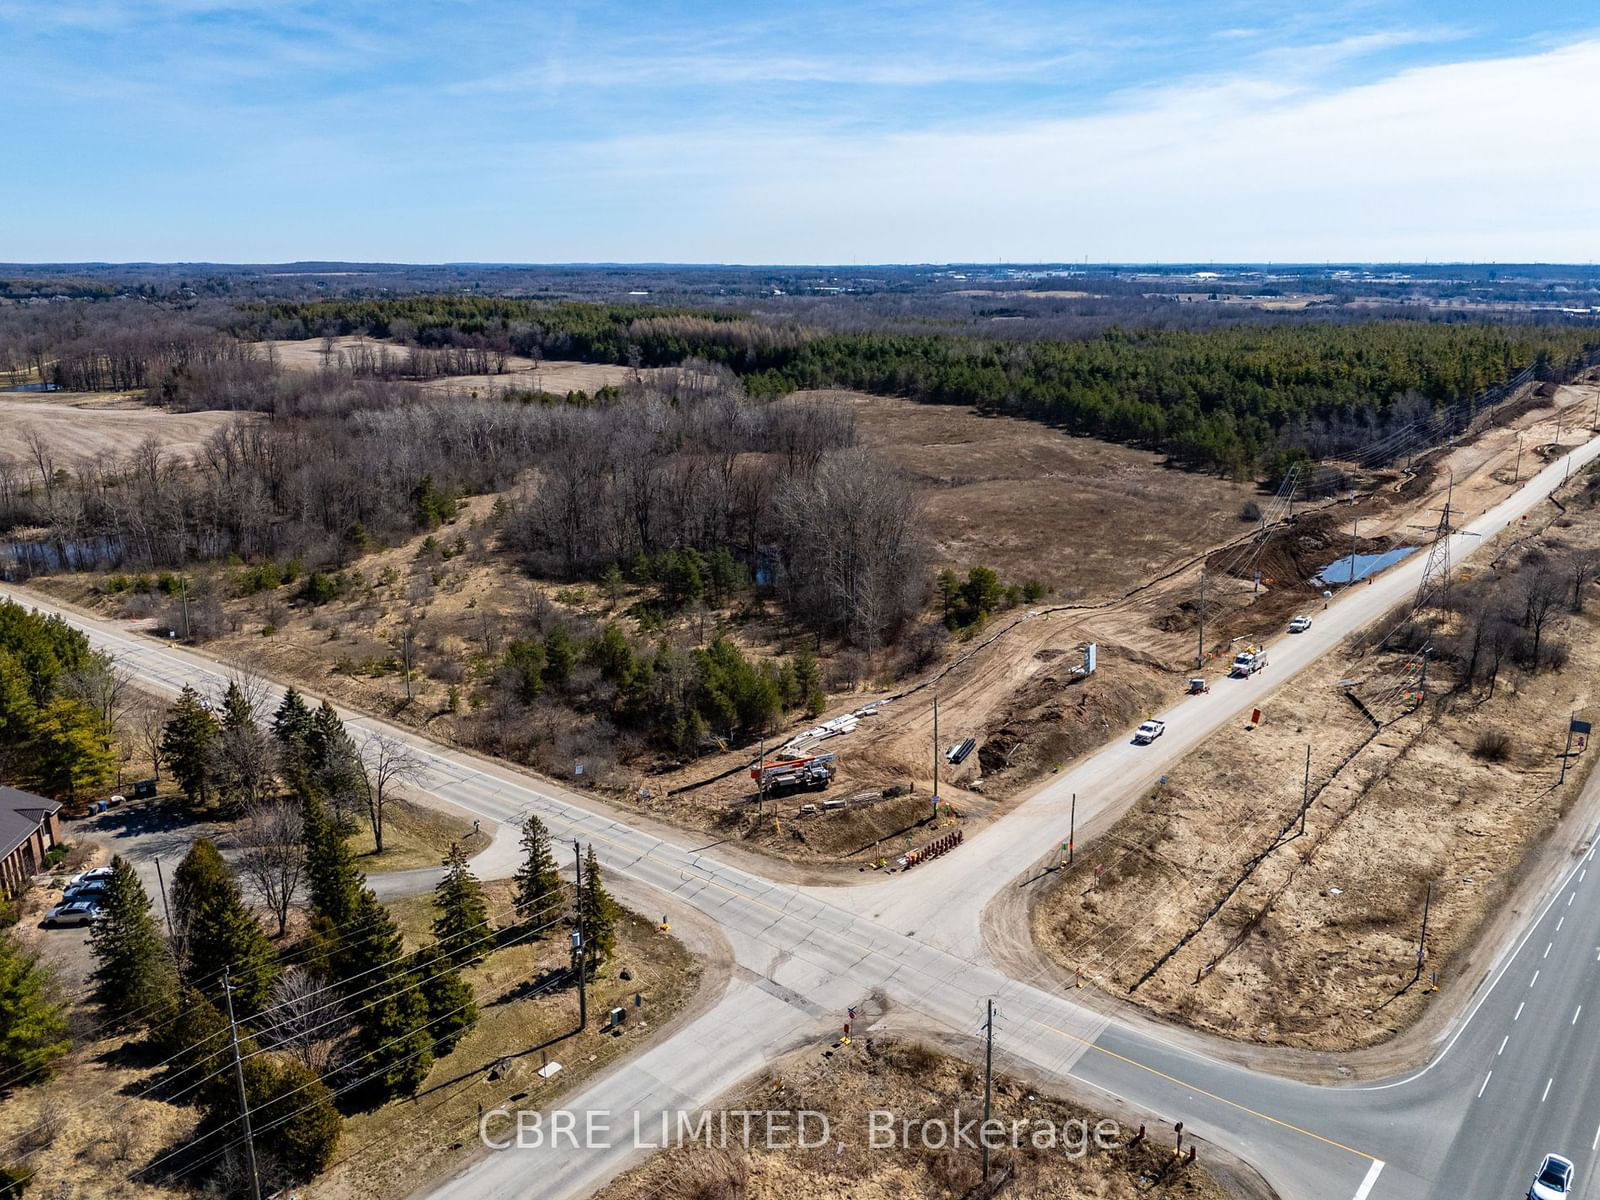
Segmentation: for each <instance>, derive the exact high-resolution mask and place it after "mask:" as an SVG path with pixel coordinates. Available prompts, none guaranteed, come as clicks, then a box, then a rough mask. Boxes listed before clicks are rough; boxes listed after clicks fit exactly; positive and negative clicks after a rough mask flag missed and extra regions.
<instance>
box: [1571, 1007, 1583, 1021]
mask: <svg viewBox="0 0 1600 1200" xmlns="http://www.w3.org/2000/svg"><path fill="white" fill-rule="evenodd" d="M1582 1011H1583V1005H1581V1004H1580V1005H1578V1007H1577V1008H1576V1009H1575V1010H1574V1011H1573V1014H1572V1023H1573V1024H1574V1025H1576V1024H1577V1023H1578V1014H1579V1013H1581V1012H1582Z"/></svg>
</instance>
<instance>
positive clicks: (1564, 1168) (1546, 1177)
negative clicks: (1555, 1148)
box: [1528, 1154, 1572, 1200]
mask: <svg viewBox="0 0 1600 1200" xmlns="http://www.w3.org/2000/svg"><path fill="white" fill-rule="evenodd" d="M1571 1192H1572V1163H1571V1161H1570V1160H1568V1159H1565V1158H1562V1157H1561V1155H1559V1154H1546V1155H1545V1156H1544V1162H1543V1163H1541V1164H1540V1165H1539V1173H1538V1174H1537V1175H1535V1176H1534V1177H1533V1186H1532V1187H1530V1188H1529V1189H1528V1200H1561V1198H1562V1197H1563V1196H1566V1195H1569V1194H1570V1193H1571Z"/></svg>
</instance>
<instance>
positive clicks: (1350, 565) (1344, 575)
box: [1311, 546, 1418, 584]
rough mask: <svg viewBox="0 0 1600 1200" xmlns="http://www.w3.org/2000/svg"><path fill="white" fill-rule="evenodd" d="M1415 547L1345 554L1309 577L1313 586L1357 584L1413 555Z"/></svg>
mask: <svg viewBox="0 0 1600 1200" xmlns="http://www.w3.org/2000/svg"><path fill="white" fill-rule="evenodd" d="M1417 550H1418V547H1416V546H1396V547H1395V548H1394V549H1393V550H1385V551H1384V552H1383V553H1382V554H1346V555H1345V556H1344V557H1343V558H1336V559H1334V560H1333V562H1331V563H1329V564H1328V565H1327V566H1325V567H1323V568H1322V570H1320V571H1318V572H1317V573H1316V574H1315V575H1313V576H1312V577H1311V582H1312V583H1315V584H1331V583H1357V582H1359V581H1360V580H1363V579H1365V578H1366V577H1367V576H1368V575H1375V574H1377V573H1378V572H1379V571H1381V570H1383V569H1384V568H1385V567H1390V566H1393V565H1394V564H1395V563H1397V562H1399V561H1400V560H1401V559H1402V558H1405V557H1406V556H1407V555H1410V554H1415V553H1416V552H1417Z"/></svg>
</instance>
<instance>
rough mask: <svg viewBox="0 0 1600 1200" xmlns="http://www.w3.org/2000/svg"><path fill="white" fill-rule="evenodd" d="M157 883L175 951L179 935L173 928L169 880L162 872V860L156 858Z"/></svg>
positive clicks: (169, 938)
mask: <svg viewBox="0 0 1600 1200" xmlns="http://www.w3.org/2000/svg"><path fill="white" fill-rule="evenodd" d="M156 884H157V886H158V887H160V888H161V911H162V913H164V914H165V915H166V918H167V940H168V941H169V942H171V943H172V944H173V947H174V952H176V947H177V944H178V935H177V934H176V933H174V932H173V930H172V910H171V909H170V908H168V907H167V880H166V877H165V876H163V875H162V874H161V860H160V859H159V858H158V859H156Z"/></svg>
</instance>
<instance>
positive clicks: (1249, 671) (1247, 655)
mask: <svg viewBox="0 0 1600 1200" xmlns="http://www.w3.org/2000/svg"><path fill="white" fill-rule="evenodd" d="M1266 665H1267V655H1266V652H1265V651H1263V650H1241V651H1240V652H1239V653H1238V654H1236V655H1234V659H1233V667H1232V669H1231V670H1230V671H1229V672H1228V674H1229V675H1230V676H1232V677H1233V678H1234V679H1248V678H1249V677H1250V676H1252V675H1254V674H1255V673H1256V672H1257V671H1259V670H1261V668H1262V667H1264V666H1266Z"/></svg>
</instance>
